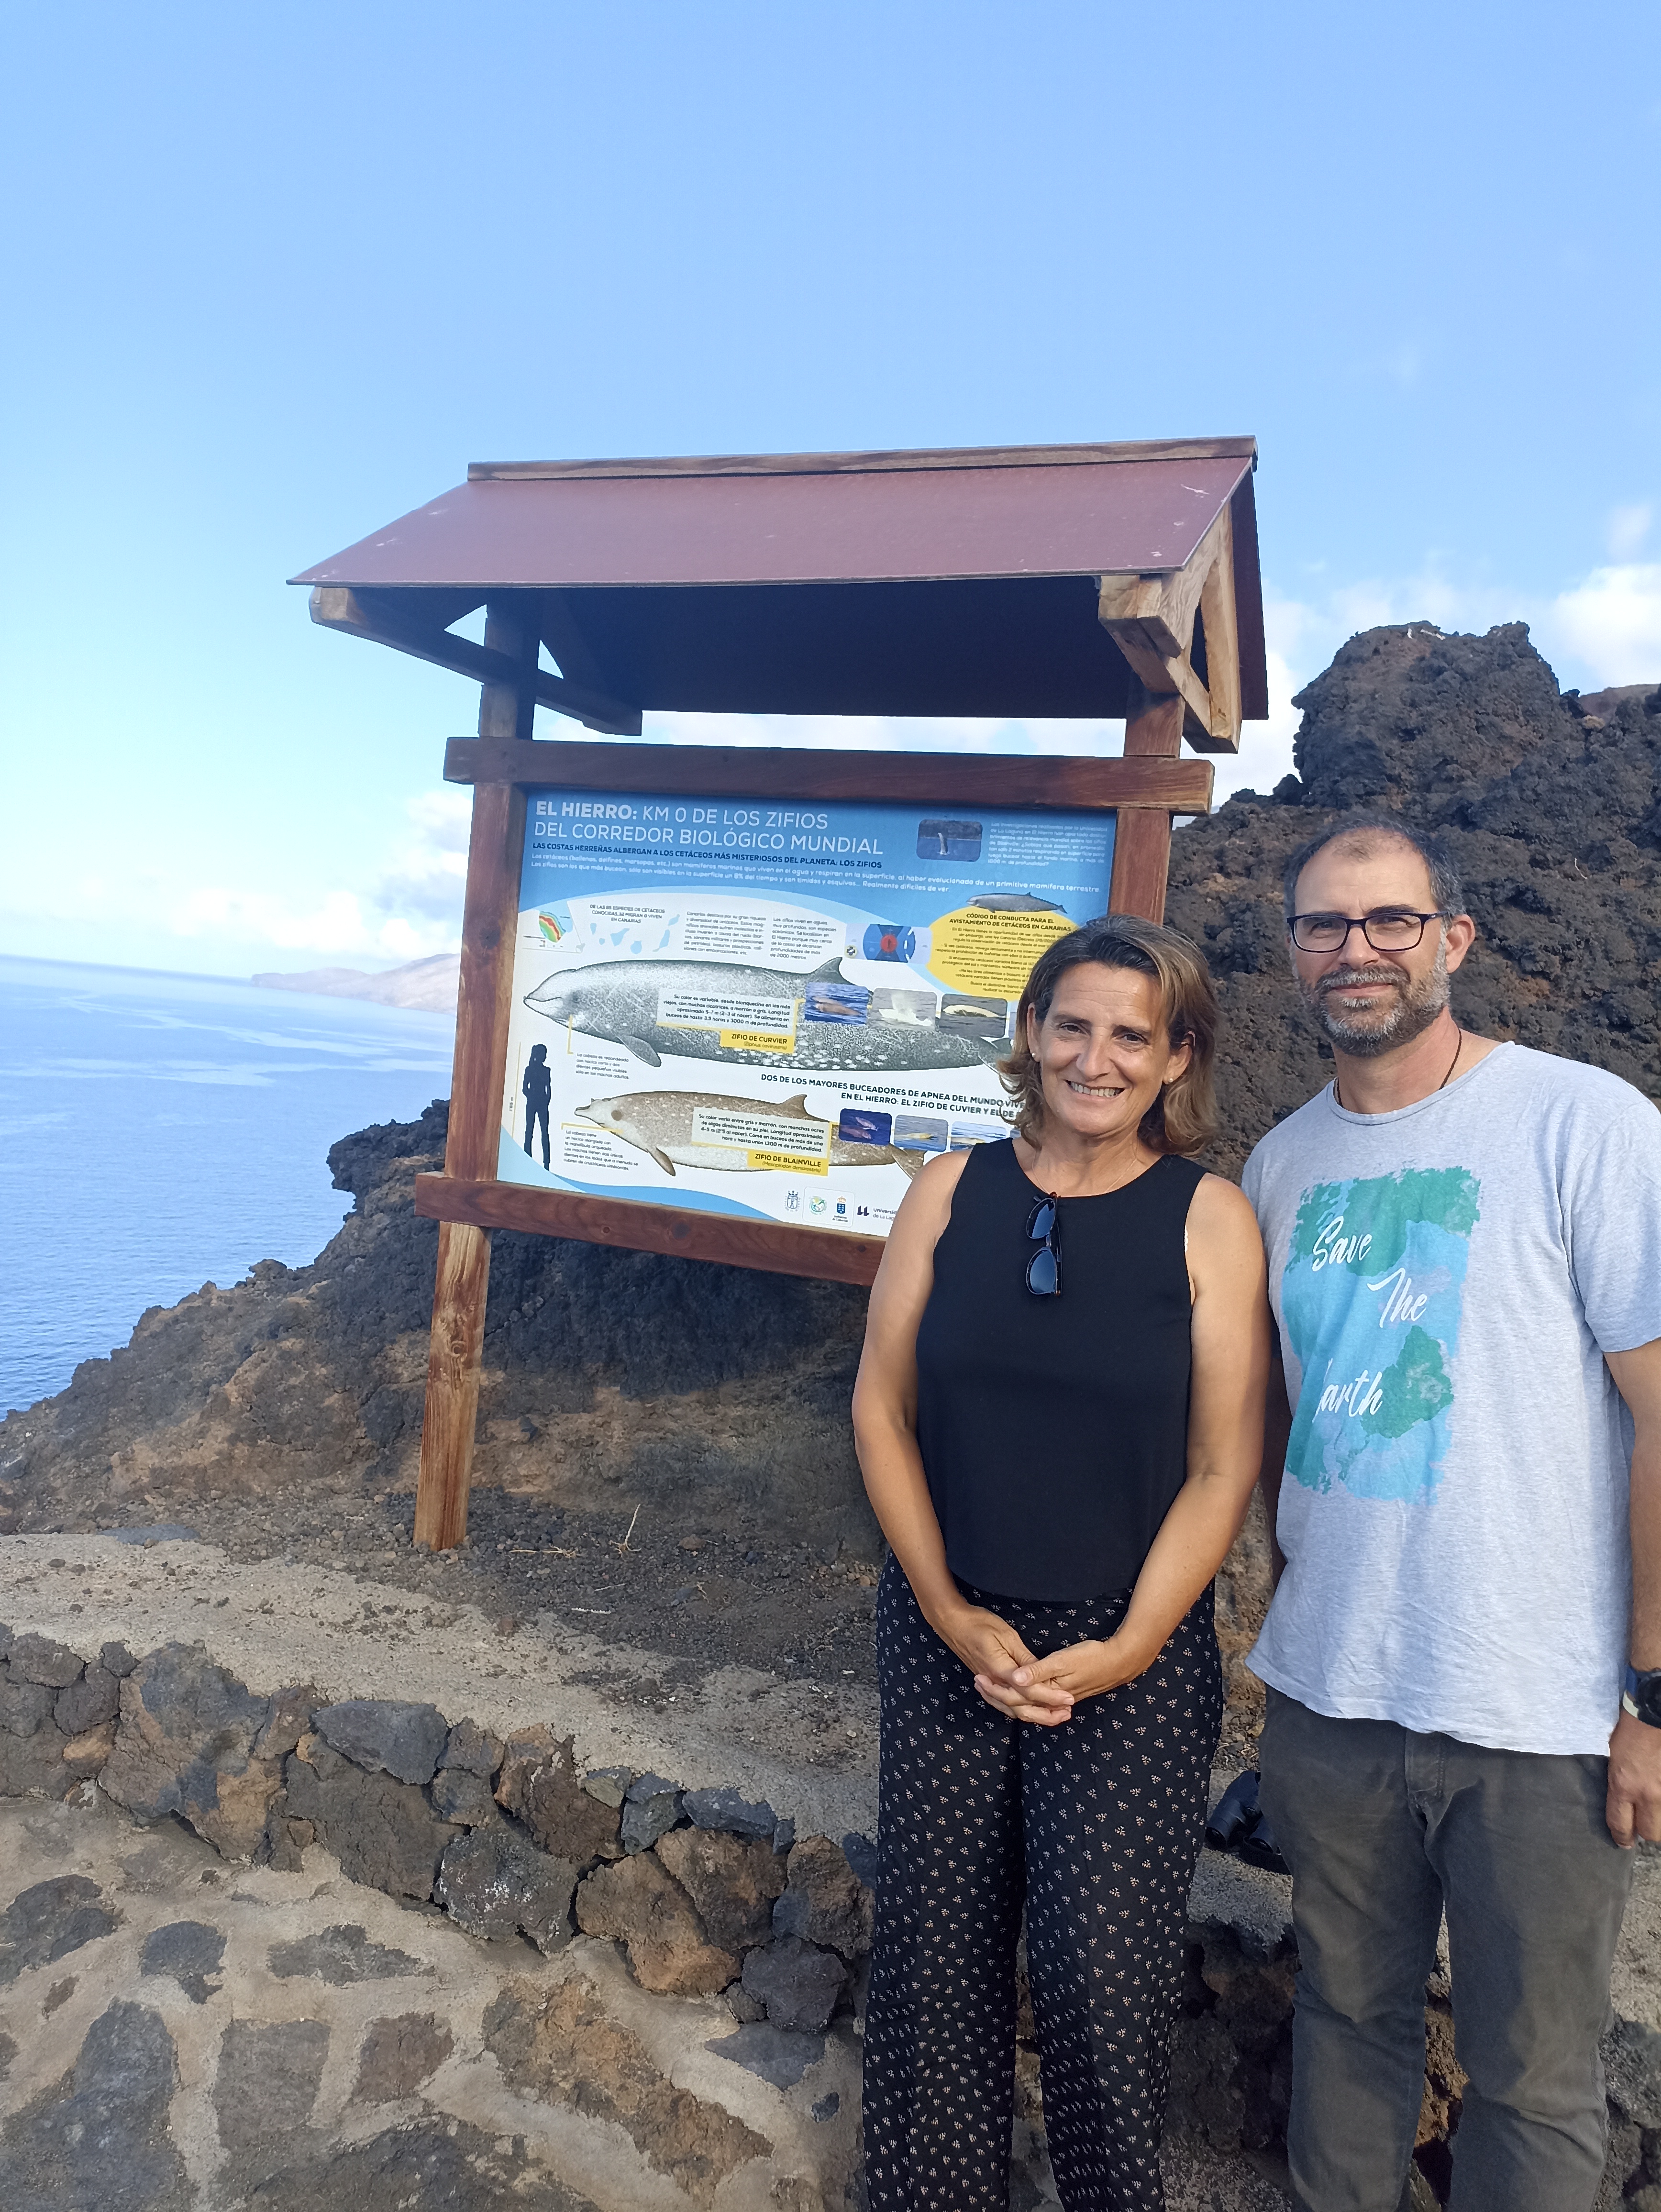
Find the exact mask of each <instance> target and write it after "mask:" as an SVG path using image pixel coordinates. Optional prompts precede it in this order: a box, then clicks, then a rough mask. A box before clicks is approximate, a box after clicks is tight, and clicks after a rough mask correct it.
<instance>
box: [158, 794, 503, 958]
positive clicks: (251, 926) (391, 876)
mask: <svg viewBox="0 0 1661 2212" xmlns="http://www.w3.org/2000/svg"><path fill="white" fill-rule="evenodd" d="M470 804H471V802H470V801H469V799H468V797H467V794H466V793H465V792H462V791H455V790H440V791H431V792H423V793H420V794H419V796H417V798H414V799H410V800H408V801H407V802H406V805H405V812H406V814H407V816H408V817H409V829H408V830H407V832H406V833H405V835H404V836H403V837H402V838H401V839H400V840H399V843H398V844H397V845H396V846H395V848H393V850H392V853H391V854H388V856H387V858H386V860H385V862H384V863H383V865H382V866H381V868H380V871H379V872H378V873H377V874H376V875H375V877H374V878H373V879H372V880H371V881H370V882H369V883H368V884H366V885H363V886H361V887H359V888H356V889H347V888H332V889H318V890H304V891H290V890H286V889H281V890H279V889H271V888H269V887H266V886H262V885H259V884H254V885H250V886H247V887H245V888H240V889H236V890H231V889H228V888H226V887H224V886H222V885H219V884H198V886H197V887H196V888H195V889H193V890H190V891H189V892H187V893H186V896H184V897H183V898H176V897H173V896H166V897H164V898H162V899H161V900H159V901H158V904H159V905H160V907H161V912H160V913H158V915H157V916H156V919H157V920H158V921H160V922H161V925H162V926H163V927H166V928H167V930H169V931H170V932H171V933H172V934H173V935H174V936H176V937H179V938H182V939H198V940H200V939H220V940H224V939H230V940H232V941H234V942H235V943H237V944H249V945H269V946H270V947H271V949H272V951H275V952H292V953H309V954H312V955H313V956H315V957H319V958H321V959H323V960H325V961H326V962H328V963H346V964H352V963H356V962H358V961H363V960H368V962H369V963H371V964H372V965H375V966H384V965H386V964H389V963H399V962H402V961H405V960H418V959H422V958H424V957H426V956H428V955H429V954H430V953H434V952H449V951H454V949H455V947H456V946H457V945H459V943H460V940H461V900H462V891H463V888H464V885H465V880H466V873H467V823H468V817H469V810H470ZM157 888H158V889H159V888H160V887H159V886H158V887H157Z"/></svg>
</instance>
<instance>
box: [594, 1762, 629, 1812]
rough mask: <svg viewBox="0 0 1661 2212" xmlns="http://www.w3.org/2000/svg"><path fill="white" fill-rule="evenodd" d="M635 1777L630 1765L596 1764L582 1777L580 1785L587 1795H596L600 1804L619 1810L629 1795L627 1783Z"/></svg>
mask: <svg viewBox="0 0 1661 2212" xmlns="http://www.w3.org/2000/svg"><path fill="white" fill-rule="evenodd" d="M634 1778H635V1770H634V1768H633V1767H632V1766H596V1767H594V1768H593V1769H592V1770H591V1771H589V1772H588V1773H587V1774H585V1775H584V1776H583V1778H582V1786H583V1788H584V1789H585V1790H587V1793H588V1795H589V1796H591V1797H596V1798H598V1799H599V1802H600V1803H601V1804H602V1805H610V1806H611V1807H612V1808H613V1809H615V1810H621V1808H622V1805H623V1801H624V1798H625V1797H626V1796H628V1795H629V1785H630V1783H631V1782H632V1781H633V1780H634Z"/></svg>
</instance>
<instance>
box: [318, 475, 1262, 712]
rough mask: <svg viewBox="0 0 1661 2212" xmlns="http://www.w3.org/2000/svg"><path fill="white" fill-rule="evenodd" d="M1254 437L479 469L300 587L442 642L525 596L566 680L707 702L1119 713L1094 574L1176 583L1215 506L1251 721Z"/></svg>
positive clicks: (740, 708) (735, 707)
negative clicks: (465, 617) (1168, 578)
mask: <svg viewBox="0 0 1661 2212" xmlns="http://www.w3.org/2000/svg"><path fill="white" fill-rule="evenodd" d="M1255 453H1256V447H1255V443H1254V441H1252V440H1250V439H1249V438H1226V439H1212V440H1192V441H1186V442H1183V443H1167V444H1160V445H1116V446H1071V447H1013V448H995V449H970V450H966V451H960V452H944V453H868V454H806V455H790V454H787V455H761V456H757V455H746V456H733V457H721V458H712V459H692V460H656V461H601V462H593V461H588V462H530V463H507V464H489V463H486V464H476V465H474V467H473V468H472V469H471V470H470V471H469V472H468V480H467V482H466V483H464V484H460V485H458V486H457V487H456V488H455V489H454V490H453V491H449V492H446V493H445V494H444V495H442V496H441V498H439V499H436V500H435V501H431V502H430V503H429V505H427V506H425V507H417V508H416V509H414V510H413V511H412V512H411V513H409V514H406V515H403V516H401V517H399V520H396V521H395V522H392V523H390V524H388V525H387V526H386V527H385V528H384V529H381V530H378V531H376V532H374V533H372V534H371V535H370V536H369V537H368V538H362V539H361V540H360V541H359V542H358V544H356V545H352V546H349V547H348V548H347V549H346V550H345V551H344V552H342V553H338V554H336V555H335V556H333V557H332V559H330V560H327V561H325V562H319V564H318V566H317V567H315V568H308V569H307V570H306V571H305V572H304V574H301V575H299V576H297V577H295V579H294V581H295V583H299V584H308V585H313V586H317V585H321V586H334V587H341V586H344V587H347V588H349V589H350V590H351V591H353V592H357V593H362V594H367V595H368V596H369V598H370V599H372V600H373V602H374V603H375V604H376V605H379V606H380V607H381V608H382V609H383V610H385V611H389V612H391V613H392V614H395V615H396V616H397V617H399V619H401V620H403V621H405V622H411V621H414V622H417V623H419V622H423V620H424V621H425V622H426V623H429V624H432V625H435V626H436V628H437V629H440V630H441V629H445V628H447V625H448V624H449V623H452V622H453V621H455V620H456V619H457V618H458V617H459V615H460V614H462V613H465V611H468V610H469V609H470V608H471V607H472V606H476V605H478V604H479V602H480V601H481V600H483V599H485V598H486V597H487V596H489V597H490V598H492V599H495V598H496V597H498V596H499V595H506V594H514V595H519V594H522V593H535V594H537V595H538V597H539V599H540V601H541V605H542V608H543V611H544V613H545V622H544V623H543V635H545V637H546V639H547V641H548V645H549V649H550V652H551V654H552V656H553V658H554V659H556V660H557V662H558V664H559V665H560V668H561V670H562V671H563V674H564V675H565V676H566V677H567V678H569V679H570V680H571V681H572V682H574V683H576V684H585V685H587V686H589V687H590V688H592V689H593V690H599V691H603V692H605V693H606V694H609V695H611V696H612V697H614V698H616V699H620V700H624V701H627V702H630V703H632V704H633V705H636V706H638V707H642V708H658V709H666V708H680V709H684V710H691V711H700V710H701V711H706V712H722V711H724V712H751V713H754V712H775V713H792V712H794V713H810V714H918V715H954V716H955V715H960V714H987V715H1022V716H1026V715H1031V716H1045V715H1069V716H1071V715H1081V716H1111V715H1114V714H1121V713H1123V709H1124V700H1125V693H1126V685H1127V679H1128V671H1127V668H1126V665H1125V663H1124V661H1123V658H1122V657H1121V655H1120V653H1119V651H1118V648H1117V647H1116V646H1115V645H1114V643H1113V642H1112V641H1111V639H1110V638H1109V637H1108V636H1107V635H1105V633H1104V631H1103V629H1102V628H1101V626H1100V624H1099V623H1098V620H1097V609H1096V587H1097V580H1098V578H1099V577H1100V576H1101V575H1102V574H1106V573H1125V572H1137V573H1141V574H1157V573H1159V572H1169V571H1172V570H1175V569H1179V568H1182V567H1183V564H1184V563H1185V562H1187V561H1188V560H1189V557H1190V556H1191V555H1192V554H1193V553H1194V551H1195V550H1196V547H1197V546H1198V544H1199V543H1200V541H1201V539H1202V538H1203V536H1204V535H1205V533H1206V532H1207V530H1208V528H1209V527H1210V526H1211V525H1212V523H1213V522H1214V520H1216V518H1217V516H1218V515H1219V514H1220V512H1221V511H1222V509H1223V508H1224V507H1226V506H1231V505H1232V526H1233V542H1234V565H1235V578H1236V600H1237V608H1238V627H1239V638H1240V653H1241V663H1242V667H1241V675H1242V690H1243V694H1244V711H1245V713H1246V714H1247V716H1248V717H1252V718H1257V719H1261V718H1262V716H1263V715H1265V714H1267V712H1268V696H1267V679H1266V671H1265V668H1264V656H1263V643H1262V604H1261V592H1260V586H1259V581H1258V574H1257V560H1256V523H1255V514H1254V509H1253V504H1252V488H1251V471H1252V468H1253V465H1254V458H1255Z"/></svg>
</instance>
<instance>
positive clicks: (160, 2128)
mask: <svg viewBox="0 0 1661 2212" xmlns="http://www.w3.org/2000/svg"><path fill="white" fill-rule="evenodd" d="M177 2073H178V2069H177V2065H176V2063H175V2060H174V2056H173V2038H172V2036H171V2035H169V2034H168V2033H167V2026H166V2024H165V2022H164V2021H163V2020H162V2018H161V2014H160V2013H157V2012H152V2011H150V2010H149V2008H148V2007H147V2006H144V2005H137V2004H129V2003H126V2002H120V2001H118V2002H116V2003H114V2004H113V2005H111V2006H110V2007H109V2008H108V2009H107V2011H106V2012H104V2013H103V2014H101V2015H100V2017H99V2018H98V2019H97V2020H95V2021H94V2022H93V2024H92V2026H91V2027H89V2028H88V2030H87V2035H86V2040H85V2041H84V2042H83V2043H82V2045H81V2051H80V2055H79V2057H77V2058H76V2062H75V2064H74V2066H73V2068H72V2069H70V2072H69V2073H68V2074H66V2075H64V2078H63V2079H62V2081H58V2083H57V2084H56V2085H55V2086H54V2087H52V2088H50V2089H46V2090H44V2091H42V2093H40V2096H38V2097H36V2098H35V2099H34V2100H33V2102H32V2103H30V2104H28V2105H26V2106H23V2108H22V2109H21V2111H20V2112H14V2113H13V2114H12V2116H11V2118H9V2120H8V2121H7V2122H6V2123H5V2125H4V2128H3V2129H0V2204H3V2205H4V2206H5V2208H6V2212H82V2208H85V2212H94V2208H95V2212H190V2207H191V2206H192V2205H193V2204H194V2203H195V2201H196V2192H195V2191H194V2190H193V2189H192V2186H191V2184H190V2182H189V2180H188V2179H186V2172H185V2166H184V2161H183V2160H181V2159H180V2157H179V2153H178V2152H177V2151H176V2150H175V2149H174V2148H173V2143H172V2141H171V2139H170V2138H169V2136H168V2133H167V2108H168V2106H169V2104H170V2103H171V2101H172V2099H173V2087H174V2083H175V2081H176V2078H177Z"/></svg>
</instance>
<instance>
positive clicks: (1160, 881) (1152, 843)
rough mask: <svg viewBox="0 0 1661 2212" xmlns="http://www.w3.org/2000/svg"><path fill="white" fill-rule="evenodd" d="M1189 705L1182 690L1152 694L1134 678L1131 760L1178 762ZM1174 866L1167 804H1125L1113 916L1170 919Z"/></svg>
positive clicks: (1117, 825) (1128, 717) (1116, 845)
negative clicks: (1168, 884) (1168, 890)
mask: <svg viewBox="0 0 1661 2212" xmlns="http://www.w3.org/2000/svg"><path fill="white" fill-rule="evenodd" d="M1183 710H1184V702H1183V696H1182V694H1181V692H1180V691H1166V692H1159V691H1150V690H1148V689H1147V685H1146V684H1143V683H1142V681H1141V678H1139V677H1136V676H1133V677H1132V678H1131V679H1130V694H1129V698H1128V699H1127V701H1126V702H1125V723H1124V749H1125V754H1126V757H1127V758H1129V757H1132V756H1135V755H1138V754H1140V755H1141V756H1142V757H1144V758H1146V757H1149V756H1154V757H1160V758H1164V759H1174V758H1175V757H1176V755H1177V752H1178V750H1180V749H1181V746H1182V742H1183ZM1170 866H1171V816H1170V814H1169V812H1168V811H1166V810H1165V808H1164V807H1162V806H1122V807H1121V808H1120V809H1119V811H1118V814H1117V817H1116V819H1115V822H1114V825H1113V881H1112V885H1111V887H1110V890H1109V892H1108V896H1107V904H1108V911H1109V912H1110V914H1139V915H1141V916H1142V918H1143V920H1144V921H1164V920H1165V874H1166V872H1167V870H1168V869H1169V867H1170Z"/></svg>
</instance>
